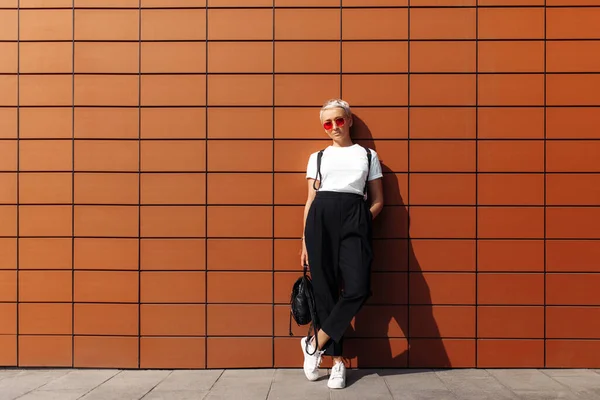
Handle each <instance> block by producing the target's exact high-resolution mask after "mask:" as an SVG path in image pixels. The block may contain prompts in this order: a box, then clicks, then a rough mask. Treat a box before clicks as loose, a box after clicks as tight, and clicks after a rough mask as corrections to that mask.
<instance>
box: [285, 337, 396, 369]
mask: <svg viewBox="0 0 600 400" xmlns="http://www.w3.org/2000/svg"><path fill="white" fill-rule="evenodd" d="M346 343H347V344H346V345H344V346H345V347H344V348H345V349H347V350H344V351H348V353H349V355H350V357H348V358H347V360H346V364H347V367H350V368H374V367H375V366H377V365H379V366H382V367H383V368H406V366H407V362H408V343H407V340H406V339H404V338H399V339H383V338H373V339H349V340H348V341H347V342H346ZM296 346H297V345H296ZM296 351H297V350H296ZM322 365H323V368H325V367H328V368H331V366H330V365H327V364H325V363H323V364H322Z"/></svg>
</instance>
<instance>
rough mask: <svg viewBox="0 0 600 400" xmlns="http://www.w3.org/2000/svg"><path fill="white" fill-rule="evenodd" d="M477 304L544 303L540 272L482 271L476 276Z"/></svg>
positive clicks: (542, 277)
mask: <svg viewBox="0 0 600 400" xmlns="http://www.w3.org/2000/svg"><path fill="white" fill-rule="evenodd" d="M477 286H478V291H477V302H478V304H493V305H497V304H515V305H524V304H538V305H539V304H544V275H543V274H541V273H539V274H538V273H536V274H534V273H514V274H493V273H482V274H479V275H478V278H477Z"/></svg>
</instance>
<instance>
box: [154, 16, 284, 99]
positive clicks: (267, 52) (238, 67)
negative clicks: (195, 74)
mask: <svg viewBox="0 0 600 400" xmlns="http://www.w3.org/2000/svg"><path fill="white" fill-rule="evenodd" d="M246 11H247V10H246ZM161 56H162V54H161ZM203 68H206V61H205V64H204V65H203ZM272 71H273V43H272V42H255V43H246V42H210V43H209V45H208V72H209V73H219V72H221V73H224V72H226V73H230V72H237V73H248V72H269V73H270V72H272ZM233 86H235V85H233ZM211 88H212V86H211ZM211 90H212V89H211ZM209 94H210V93H209ZM231 94H232V93H230V95H231Z"/></svg>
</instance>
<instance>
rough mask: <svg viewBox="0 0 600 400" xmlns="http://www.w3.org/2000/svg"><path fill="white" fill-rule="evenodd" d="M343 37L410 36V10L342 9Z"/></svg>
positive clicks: (380, 37) (388, 37)
mask: <svg viewBox="0 0 600 400" xmlns="http://www.w3.org/2000/svg"><path fill="white" fill-rule="evenodd" d="M342 19H343V20H344V23H343V24H342V39H344V40H349V39H350V40H355V39H359V40H375V39H395V40H402V39H407V38H408V11H407V10H406V9H403V8H397V9H381V10H378V9H351V8H347V9H346V8H344V9H342Z"/></svg>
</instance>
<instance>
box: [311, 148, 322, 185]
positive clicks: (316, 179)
mask: <svg viewBox="0 0 600 400" xmlns="http://www.w3.org/2000/svg"><path fill="white" fill-rule="evenodd" d="M322 158H323V150H320V151H319V153H318V154H317V176H316V177H315V180H314V181H313V189H315V191H318V190H319V189H318V188H317V181H319V187H321V180H322V179H323V175H322V174H321V159H322ZM319 177H321V179H319Z"/></svg>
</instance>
